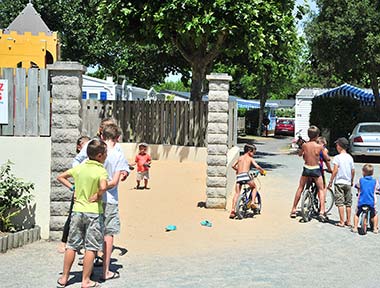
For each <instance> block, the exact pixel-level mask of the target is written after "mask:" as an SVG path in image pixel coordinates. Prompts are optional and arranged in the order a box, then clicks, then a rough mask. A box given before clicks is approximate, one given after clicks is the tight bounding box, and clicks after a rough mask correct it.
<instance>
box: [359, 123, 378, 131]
mask: <svg viewBox="0 0 380 288" xmlns="http://www.w3.org/2000/svg"><path fill="white" fill-rule="evenodd" d="M359 132H361V133H380V125H376V124H369V125H362V126H360V128H359Z"/></svg>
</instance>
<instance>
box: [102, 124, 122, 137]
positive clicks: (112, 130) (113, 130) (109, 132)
mask: <svg viewBox="0 0 380 288" xmlns="http://www.w3.org/2000/svg"><path fill="white" fill-rule="evenodd" d="M120 135H121V132H120V129H119V127H117V125H116V124H107V125H106V126H104V128H103V131H102V136H103V139H104V140H109V139H116V138H118V137H119V136H120Z"/></svg>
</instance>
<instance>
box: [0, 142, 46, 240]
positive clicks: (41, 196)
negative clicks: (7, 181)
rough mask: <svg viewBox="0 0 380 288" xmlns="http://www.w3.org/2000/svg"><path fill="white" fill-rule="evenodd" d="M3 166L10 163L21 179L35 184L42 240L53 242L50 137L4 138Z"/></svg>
mask: <svg viewBox="0 0 380 288" xmlns="http://www.w3.org/2000/svg"><path fill="white" fill-rule="evenodd" d="M0 151H1V153H0V164H3V163H4V162H6V161H7V160H8V159H9V160H11V161H12V162H13V163H14V164H15V165H12V172H13V174H15V175H16V177H18V178H22V179H23V180H24V181H27V182H32V183H34V184H35V188H34V191H33V195H34V200H33V203H32V207H33V205H34V204H35V203H38V205H35V223H36V224H37V225H39V226H40V227H41V237H42V238H43V239H48V238H49V219H50V163H51V140H50V137H14V136H11V137H0Z"/></svg>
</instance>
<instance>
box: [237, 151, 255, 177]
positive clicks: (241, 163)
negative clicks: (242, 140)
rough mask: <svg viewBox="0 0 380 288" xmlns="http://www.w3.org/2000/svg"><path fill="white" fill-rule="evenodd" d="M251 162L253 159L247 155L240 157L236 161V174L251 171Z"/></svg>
mask: <svg viewBox="0 0 380 288" xmlns="http://www.w3.org/2000/svg"><path fill="white" fill-rule="evenodd" d="M253 162H254V160H253V158H252V157H251V156H250V155H248V154H244V155H242V156H240V157H239V159H238V160H237V165H236V168H237V170H236V172H237V173H238V174H240V173H245V172H248V171H249V170H250V169H251V165H252V164H254V163H253Z"/></svg>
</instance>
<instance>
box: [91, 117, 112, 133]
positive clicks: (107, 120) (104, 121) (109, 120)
mask: <svg viewBox="0 0 380 288" xmlns="http://www.w3.org/2000/svg"><path fill="white" fill-rule="evenodd" d="M110 124H115V125H116V120H115V119H114V118H104V119H102V120H101V121H100V124H99V129H98V132H97V133H96V136H98V137H100V136H101V135H102V133H103V129H104V127H106V126H107V125H110Z"/></svg>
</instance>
